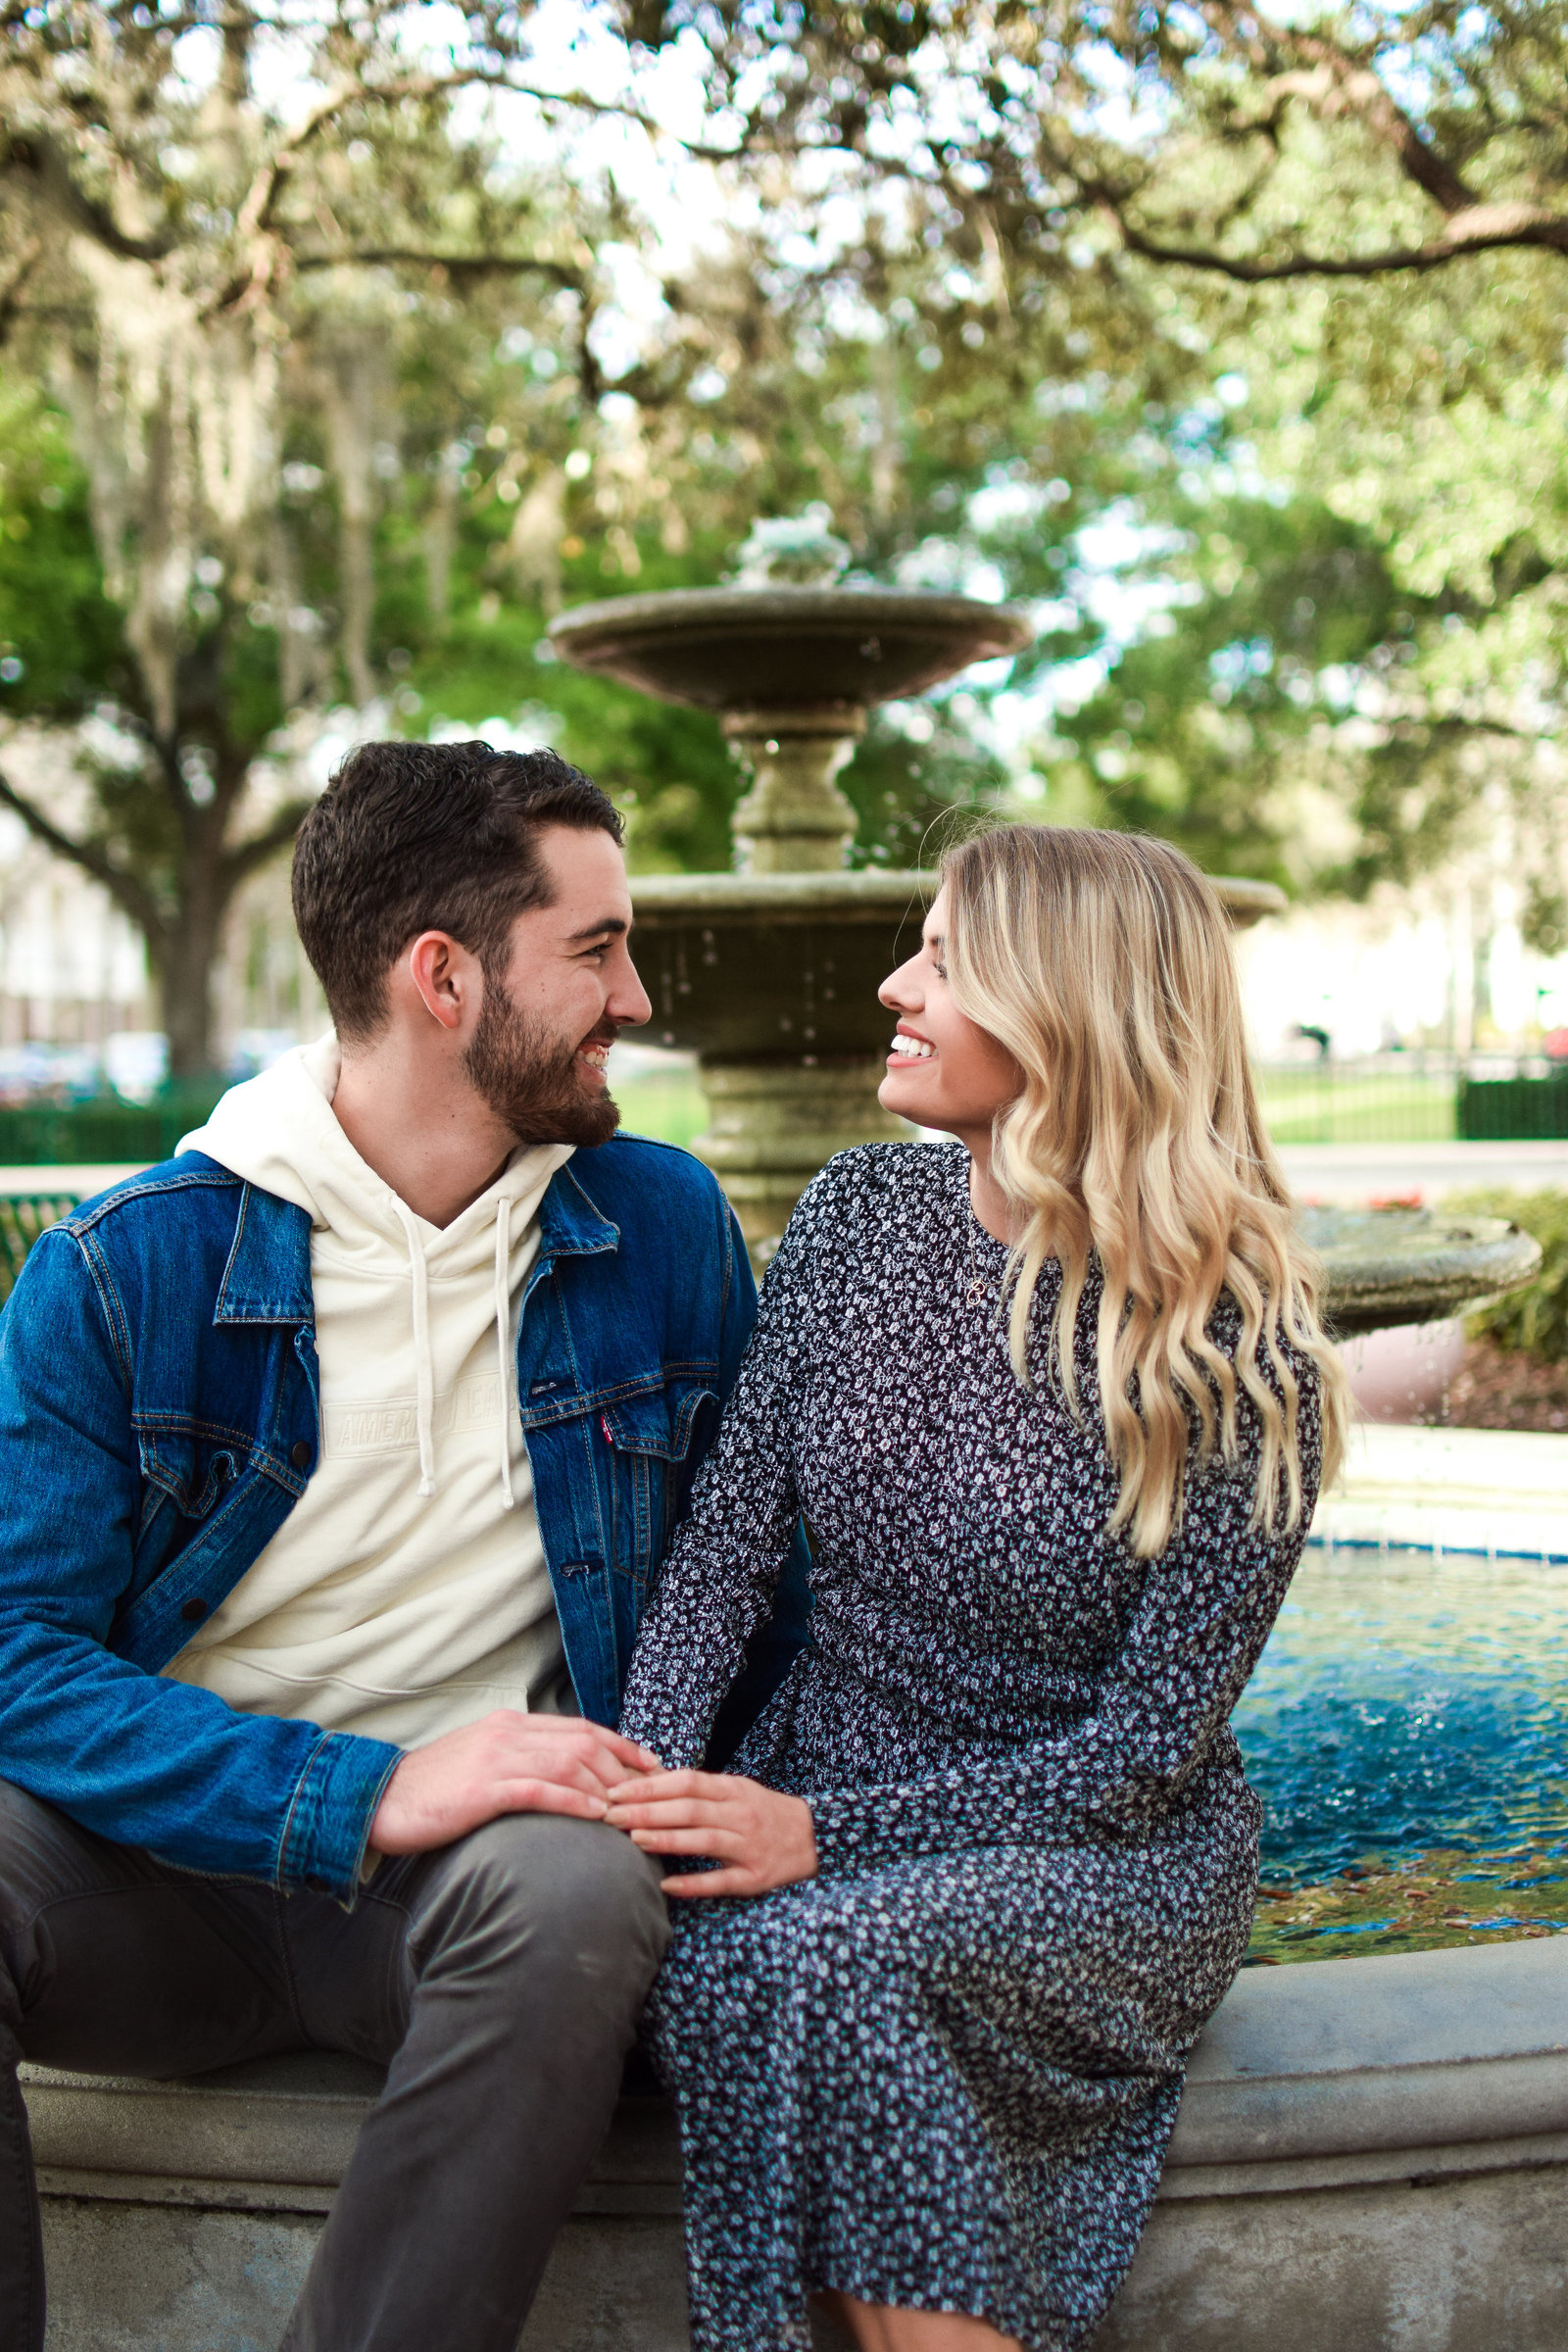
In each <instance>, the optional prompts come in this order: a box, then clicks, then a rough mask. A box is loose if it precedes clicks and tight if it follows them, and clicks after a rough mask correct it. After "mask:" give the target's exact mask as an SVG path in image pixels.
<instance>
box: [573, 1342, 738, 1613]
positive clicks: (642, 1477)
mask: <svg viewBox="0 0 1568 2352" xmlns="http://www.w3.org/2000/svg"><path fill="white" fill-rule="evenodd" d="M717 1402H718V1399H717V1395H716V1392H715V1391H714V1389H713V1388H712V1386H711V1384H710V1383H709V1382H707V1381H704V1380H700V1379H691V1378H683V1379H675V1380H671V1381H668V1382H666V1383H665V1385H664V1386H663V1387H662V1388H660V1389H656V1390H651V1391H649V1392H648V1393H647V1394H645V1395H643V1396H640V1397H621V1398H620V1399H619V1401H618V1402H616V1403H614V1404H611V1405H607V1406H606V1407H605V1409H604V1411H603V1412H602V1414H601V1415H600V1425H599V1426H600V1435H601V1437H602V1438H603V1439H604V1440H605V1441H606V1446H605V1454H606V1456H608V1468H609V1485H610V1512H609V1526H610V1542H611V1555H612V1558H613V1563H614V1565H615V1567H616V1568H617V1569H618V1570H619V1571H620V1572H621V1574H623V1575H626V1576H632V1577H635V1578H636V1579H637V1580H638V1582H639V1583H641V1584H646V1583H647V1581H648V1579H649V1577H650V1576H651V1575H652V1574H653V1572H654V1571H655V1569H656V1568H657V1567H658V1566H659V1564H660V1562H661V1561H662V1558H663V1556H664V1552H665V1549H666V1547H667V1545H668V1542H669V1536H670V1531H671V1530H672V1528H673V1527H674V1524H675V1520H676V1518H677V1516H678V1514H679V1512H680V1509H681V1506H682V1502H683V1500H684V1496H685V1490H686V1483H687V1482H686V1473H685V1464H686V1461H687V1457H688V1456H689V1454H690V1452H691V1449H692V1442H693V1439H694V1437H695V1436H696V1434H697V1431H698V1428H699V1426H700V1425H701V1424H702V1421H703V1417H704V1414H705V1411H706V1412H716V1410H717Z"/></svg>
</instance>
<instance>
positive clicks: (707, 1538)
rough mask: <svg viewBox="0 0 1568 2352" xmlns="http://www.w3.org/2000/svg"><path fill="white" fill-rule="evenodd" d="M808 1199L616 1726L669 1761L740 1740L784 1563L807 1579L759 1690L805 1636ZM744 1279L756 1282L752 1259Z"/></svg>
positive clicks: (784, 1250) (801, 1580) (644, 1633)
mask: <svg viewBox="0 0 1568 2352" xmlns="http://www.w3.org/2000/svg"><path fill="white" fill-rule="evenodd" d="M809 1199H810V1196H809V1195H808V1196H807V1199H806V1200H804V1201H802V1202H801V1204H800V1206H799V1207H798V1208H797V1209H796V1212H795V1215H794V1216H793V1217H792V1218H791V1220H790V1228H789V1231H788V1233H787V1234H786V1235H785V1237H784V1241H783V1243H782V1244H781V1245H780V1248H779V1251H778V1254H777V1256H776V1257H775V1258H774V1260H773V1262H772V1265H771V1266H770V1267H769V1268H768V1272H767V1278H766V1280H765V1281H764V1283H763V1285H762V1295H761V1299H760V1304H759V1306H758V1307H757V1309H756V1316H757V1320H756V1327H755V1329H754V1330H753V1331H752V1334H751V1340H750V1344H749V1346H748V1347H747V1348H746V1352H745V1355H744V1357H743V1358H742V1360H741V1362H740V1366H739V1370H738V1372H737V1374H736V1376H735V1381H734V1386H733V1388H732V1390H731V1392H730V1394H729V1397H728V1400H727V1402H726V1404H725V1408H724V1418H723V1422H722V1424H721V1426H720V1429H719V1432H718V1436H717V1439H716V1441H715V1442H714V1444H713V1446H712V1448H711V1452H710V1453H709V1455H708V1458H707V1460H706V1461H705V1462H704V1464H703V1467H702V1469H701V1471H700V1473H699V1475H698V1477H697V1480H696V1484H695V1487H694V1490H693V1495H692V1507H691V1512H690V1515H689V1516H688V1518H687V1519H686V1521H685V1523H684V1525H683V1526H682V1527H681V1528H680V1529H679V1531H678V1532H677V1534H676V1538H675V1542H674V1544H673V1546H672V1548H671V1551H670V1556H669V1559H668V1561H667V1562H666V1563H665V1566H664V1570H663V1574H662V1577H661V1579H660V1583H659V1589H658V1592H657V1593H656V1594H655V1596H654V1599H653V1601H652V1603H651V1604H650V1607H649V1612H648V1615H647V1616H646V1618H645V1619H644V1620H643V1625H642V1630H641V1631H640V1633H639V1635H638V1637H637V1646H636V1648H635V1650H634V1651H633V1653H632V1661H631V1670H630V1674H629V1676H628V1679H627V1685H626V1698H625V1704H624V1706H623V1709H622V1713H621V1729H622V1731H623V1732H624V1733H625V1734H626V1736H627V1738H628V1739H632V1740H640V1741H641V1742H642V1743H643V1744H644V1745H645V1746H647V1747H651V1748H652V1749H653V1750H654V1752H655V1754H656V1755H658V1756H660V1757H662V1760H663V1761H664V1763H666V1764H668V1765H671V1766H674V1765H681V1764H697V1763H700V1762H701V1761H702V1760H703V1758H704V1756H705V1754H706V1755H708V1756H709V1760H710V1761H711V1762H715V1763H716V1762H719V1761H722V1760H723V1755H724V1753H725V1751H726V1748H727V1747H728V1746H729V1745H732V1744H733V1740H732V1735H733V1734H734V1732H735V1727H736V1706H735V1703H734V1702H735V1701H741V1700H743V1699H748V1700H749V1699H750V1698H751V1696H752V1695H753V1693H752V1692H751V1691H750V1690H749V1688H748V1686H749V1685H750V1684H751V1682H752V1680H753V1674H754V1667H753V1666H752V1665H747V1666H746V1669H745V1676H744V1682H743V1681H742V1679H740V1678H742V1670H743V1661H745V1660H747V1657H748V1645H749V1644H750V1643H751V1642H752V1640H753V1637H754V1636H755V1635H756V1634H757V1632H758V1629H759V1628H760V1627H761V1626H762V1625H763V1623H764V1621H765V1620H767V1619H768V1618H769V1617H770V1615H773V1613H774V1611H775V1606H776V1603H777V1602H778V1600H779V1597H780V1587H781V1583H782V1581H783V1577H784V1571H785V1569H786V1566H788V1567H789V1569H790V1571H791V1576H792V1578H793V1580H794V1582H795V1584H796V1585H797V1586H798V1593H791V1594H789V1595H788V1596H787V1599H788V1603H789V1608H790V1611H791V1612H792V1614H793V1617H794V1620H795V1622H794V1625H793V1626H789V1623H788V1619H787V1618H786V1626H787V1627H788V1631H787V1632H786V1635H785V1642H786V1650H787V1654H785V1655H784V1657H783V1658H782V1661H780V1660H779V1659H778V1658H776V1657H775V1658H771V1659H769V1660H768V1661H767V1667H768V1669H769V1670H770V1671H771V1673H772V1682H771V1684H770V1685H769V1686H768V1689H767V1690H764V1691H762V1692H761V1694H760V1695H761V1697H762V1698H765V1696H766V1695H768V1691H770V1690H771V1689H772V1688H776V1686H777V1684H778V1682H779V1681H781V1680H782V1678H783V1673H784V1672H785V1671H787V1667H788V1664H789V1661H790V1659H791V1658H793V1656H794V1655H795V1653H796V1651H797V1650H798V1649H799V1648H800V1647H801V1646H802V1644H803V1642H805V1641H806V1640H807V1639H808V1635H807V1631H806V1625H805V1616H806V1608H807V1594H806V1576H807V1572H808V1568H809V1554H808V1553H807V1550H806V1544H805V1538H804V1536H803V1534H802V1532H801V1528H800V1502H799V1498H798V1496H797V1494H796V1488H795V1467H794V1459H793V1453H792V1443H791V1440H792V1432H793V1430H794V1428H795V1426H796V1423H797V1413H796V1410H795V1401H796V1398H797V1397H798V1395H799V1392H800V1387H801V1384H802V1382H803V1381H804V1379H805V1374H806V1348H807V1339H806V1331H805V1326H804V1323H803V1320H802V1314H801V1311H800V1310H801V1308H802V1307H803V1306H804V1303H805V1301H804V1290H805V1285H804V1284H803V1282H802V1280H801V1272H800V1270H801V1267H802V1264H803V1261H804V1258H805V1256H806V1254H807V1251H808V1249H809V1240H808V1231H809V1226H810V1224H811V1221H812V1220H811V1212H810V1208H809ZM737 1239H738V1237H737ZM737 1255H738V1258H739V1260H740V1264H741V1266H742V1267H743V1268H744V1267H745V1253H744V1250H740V1249H737ZM744 1282H745V1289H746V1290H747V1291H750V1289H751V1274H750V1270H749V1269H747V1270H746V1271H745V1276H744ZM778 1614H779V1616H783V1615H784V1611H783V1610H780V1611H779V1612H778ZM777 1621H778V1620H777V1617H775V1624H776V1623H777ZM791 1634H793V1635H794V1638H793V1639H790V1635H791ZM753 1654H754V1658H755V1654H756V1653H755V1652H754V1653H753ZM758 1679H759V1680H760V1675H759V1678H758ZM732 1686H734V1687H735V1688H734V1693H733V1699H732V1703H731V1705H729V1706H727V1707H726V1708H725V1711H724V1714H725V1720H724V1724H723V1725H722V1726H721V1727H720V1732H719V1736H718V1737H717V1738H715V1739H713V1740H712V1743H711V1745H710V1741H711V1735H712V1734H713V1731H714V1724H715V1720H716V1719H717V1717H718V1715H719V1708H720V1703H721V1702H722V1701H723V1700H724V1698H725V1694H726V1692H730V1691H731V1688H732ZM752 1711H753V1713H755V1711H756V1709H755V1707H753V1710H752ZM742 1728H744V1727H742Z"/></svg>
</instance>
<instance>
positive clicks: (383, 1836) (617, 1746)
mask: <svg viewBox="0 0 1568 2352" xmlns="http://www.w3.org/2000/svg"><path fill="white" fill-rule="evenodd" d="M658 1770H659V1758H658V1757H657V1756H652V1755H650V1754H649V1752H648V1750H647V1749H646V1748H645V1747H639V1746H637V1744H636V1742H635V1741H634V1740H622V1738H621V1737H620V1735H619V1733H618V1732H607V1731H604V1730H602V1729H601V1727H600V1726H599V1725H598V1724H597V1723H585V1722H583V1721H582V1720H581V1719H580V1718H579V1717H576V1716H562V1715H524V1714H520V1713H518V1712H517V1711H516V1710H515V1708H512V1707H501V1708H499V1709H498V1710H497V1711H496V1713H495V1714H493V1715H486V1716H483V1717H481V1719H480V1721H479V1722H478V1723H470V1724H466V1725H465V1726H464V1728H463V1729H462V1730H461V1731H457V1732H448V1733H446V1734H445V1735H444V1736H443V1737H442V1738H441V1739H439V1740H431V1742H430V1744H429V1746H428V1747H416V1748H411V1749H410V1750H409V1752H408V1754H407V1755H406V1756H405V1757H404V1759H403V1761H402V1763H401V1764H399V1765H398V1766H397V1768H396V1770H395V1771H394V1772H393V1775H392V1778H391V1779H390V1780H389V1781H388V1783H387V1785H386V1789H385V1791H384V1793H383V1795H382V1798H381V1802H380V1803H379V1805H377V1807H376V1809H375V1816H374V1819H373V1820H372V1821H371V1823H370V1838H369V1842H370V1846H371V1849H372V1850H373V1851H374V1852H376V1853H381V1854H422V1853H427V1852H428V1851H429V1850H430V1848H431V1847H432V1846H437V1845H450V1844H451V1842H452V1840H453V1839H454V1838H466V1836H467V1834H468V1832H469V1831H470V1830H477V1829H482V1828H483V1826H484V1824H485V1823H486V1822H487V1821H494V1820H495V1819H496V1818H497V1816H498V1815H500V1814H502V1813H572V1814H575V1815H576V1816H577V1817H578V1818H579V1819H580V1820H583V1821H603V1820H604V1819H605V1818H606V1816H607V1813H608V1811H609V1799H610V1793H611V1790H612V1789H617V1788H618V1789H625V1788H627V1787H630V1786H635V1785H636V1784H635V1783H628V1781H627V1779H626V1775H627V1774H628V1773H633V1774H642V1773H650V1772H652V1773H657V1772H658Z"/></svg>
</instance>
